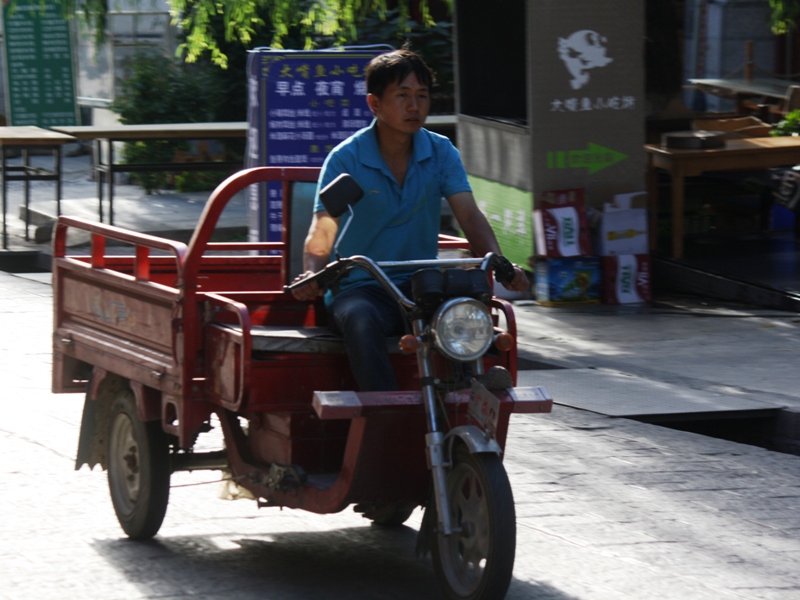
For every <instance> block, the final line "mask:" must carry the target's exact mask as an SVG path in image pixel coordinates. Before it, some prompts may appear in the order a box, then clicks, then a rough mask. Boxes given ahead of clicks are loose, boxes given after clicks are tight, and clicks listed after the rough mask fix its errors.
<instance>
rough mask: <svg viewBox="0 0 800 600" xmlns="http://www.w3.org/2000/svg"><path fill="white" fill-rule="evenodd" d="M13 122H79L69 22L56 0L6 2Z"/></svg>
mask: <svg viewBox="0 0 800 600" xmlns="http://www.w3.org/2000/svg"><path fill="white" fill-rule="evenodd" d="M3 31H4V36H3V40H4V48H3V50H4V52H3V58H4V65H3V66H4V70H3V72H4V73H5V89H6V121H7V124H8V125H14V126H19V125H37V126H39V127H50V126H52V125H77V122H78V119H77V108H76V103H75V85H74V77H73V70H72V44H71V38H70V32H69V22H68V21H67V20H66V18H65V17H64V16H63V14H62V12H61V6H60V5H59V4H58V3H57V2H56V1H55V0H44V1H43V0H17V2H15V3H14V2H9V3H4V6H3Z"/></svg>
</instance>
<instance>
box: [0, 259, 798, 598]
mask: <svg viewBox="0 0 800 600" xmlns="http://www.w3.org/2000/svg"><path fill="white" fill-rule="evenodd" d="M528 310H530V311H535V310H536V309H533V308H531V309H528V308H524V309H522V311H523V312H526V311H528ZM527 314H528V316H529V317H532V316H535V314H536V313H535V312H534V313H527ZM547 314H551V313H545V312H542V313H541V315H542V318H543V319H545V317H546V315H547ZM586 319H587V322H590V321H591V319H589V317H586ZM595 326H597V324H595ZM50 328H51V291H50V287H49V285H48V284H47V283H46V277H45V276H17V275H10V274H7V273H2V272H0V332H2V334H1V335H0V378H1V379H0V403H2V409H3V410H2V414H3V418H2V420H0V515H2V519H0V598H3V599H13V600H23V599H24V600H28V599H30V598H37V599H39V598H42V599H49V598H53V599H56V598H57V599H72V598H75V599H98V600H100V599H102V600H117V599H118V600H130V599H141V598H148V599H151V598H159V599H178V598H204V599H205V598H207V599H218V598H219V599H227V598H230V599H233V598H236V599H237V600H238V599H240V598H241V599H249V598H253V599H255V598H277V599H283V598H286V599H301V598H302V599H304V598H310V597H314V598H325V599H327V598H330V599H336V600H338V599H345V598H376V599H383V598H391V599H395V598H397V599H400V598H402V599H406V598H419V599H428V598H438V597H439V594H438V591H437V589H436V583H435V579H434V575H433V569H432V567H431V564H430V560H429V559H427V560H417V559H416V558H414V552H413V548H414V543H415V535H416V529H418V527H419V523H420V518H421V515H420V512H419V511H417V512H416V513H415V514H414V515H413V516H412V518H411V519H410V520H409V522H408V526H407V527H403V528H400V529H399V530H396V531H386V530H382V529H379V528H376V527H371V526H370V525H369V524H368V523H367V522H366V521H365V520H364V519H362V518H361V517H360V516H358V515H355V514H353V513H351V512H349V511H345V512H343V513H341V514H339V515H329V516H317V515H312V514H308V513H303V512H300V511H292V510H284V511H277V510H266V509H265V510H261V511H259V510H257V509H256V508H255V506H254V505H253V503H252V502H248V501H239V502H226V501H222V500H219V499H218V498H217V493H218V491H219V489H218V487H217V484H216V483H214V484H209V485H193V484H198V483H203V482H208V481H214V480H216V479H217V474H216V473H214V472H205V473H204V472H201V473H194V474H187V473H181V474H177V475H176V476H175V477H174V478H173V485H174V486H175V487H173V490H172V496H171V501H170V507H169V510H168V512H167V517H166V520H165V523H164V526H163V528H162V529H161V532H160V533H159V535H158V536H157V537H156V539H155V540H153V541H152V542H148V543H134V542H130V541H128V540H126V539H124V537H123V535H122V532H121V530H120V529H119V527H118V525H117V523H116V520H115V517H114V514H113V510H112V508H111V504H110V500H109V498H108V492H107V486H106V479H105V473H103V472H101V471H99V470H95V471H92V472H90V471H88V470H86V468H84V469H83V470H81V471H79V472H75V471H73V470H72V469H73V461H74V454H75V448H76V445H77V434H78V425H79V421H80V411H81V406H82V397H81V396H80V395H76V394H67V395H60V396H57V395H52V394H50V393H49V378H50V356H49V344H50V341H49V340H50ZM525 335H527V334H524V336H525ZM535 335H538V334H537V333H536V331H535V330H534V331H533V332H532V333H531V334H530V336H529V337H526V339H525V342H524V343H526V344H529V345H533V344H534V343H535ZM564 339H571V338H570V335H567V336H566V337H565V338H564ZM742 368H744V366H742ZM568 373H569V370H568V369H567V370H565V371H564V374H565V377H566V376H568ZM505 465H506V469H507V470H508V473H509V477H510V479H511V483H512V487H513V489H514V494H515V499H516V506H517V522H518V536H517V538H518V539H517V560H516V565H515V570H514V580H513V582H512V585H511V589H510V591H509V594H508V598H509V599H523V598H537V599H544V600H571V599H581V600H626V599H630V600H641V599H642V598H657V599H664V600H673V599H674V600H678V599H682V600H685V599H690V600H705V599H708V600H718V599H725V598H737V599H748V600H749V599H754V598H764V599H780V600H794V599H796V598H800V457H795V456H790V455H786V454H777V453H772V452H768V451H766V450H762V449H760V448H755V447H751V446H744V445H740V444H736V443H732V442H727V441H723V440H716V439H711V438H706V437H703V436H699V435H695V434H690V433H683V432H679V431H673V430H669V429H664V428H661V427H657V426H653V425H647V424H642V423H637V422H634V421H629V420H625V419H612V418H608V417H604V416H601V415H597V414H594V413H589V412H584V411H579V410H575V409H571V408H566V407H562V406H557V407H556V408H555V410H554V412H553V413H552V414H551V415H515V416H514V418H513V421H512V426H511V433H510V436H509V440H508V445H507V456H506V460H505ZM182 486H187V487H182Z"/></svg>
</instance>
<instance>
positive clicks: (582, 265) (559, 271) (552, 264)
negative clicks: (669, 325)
mask: <svg viewBox="0 0 800 600" xmlns="http://www.w3.org/2000/svg"><path fill="white" fill-rule="evenodd" d="M535 274H536V301H537V302H538V303H539V304H542V305H543V306H566V305H571V304H599V303H600V287H601V278H600V261H599V260H598V258H597V257H594V256H588V257H584V256H578V257H568V258H548V259H540V260H538V261H537V262H536V271H535Z"/></svg>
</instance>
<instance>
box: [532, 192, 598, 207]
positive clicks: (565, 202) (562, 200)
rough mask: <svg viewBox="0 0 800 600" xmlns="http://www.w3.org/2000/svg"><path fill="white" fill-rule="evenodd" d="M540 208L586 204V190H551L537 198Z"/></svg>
mask: <svg viewBox="0 0 800 600" xmlns="http://www.w3.org/2000/svg"><path fill="white" fill-rule="evenodd" d="M536 205H537V206H538V207H539V208H558V207H560V206H586V191H585V190H584V189H583V188H572V189H569V190H549V191H547V192H542V193H541V194H540V195H539V197H538V198H537V201H536Z"/></svg>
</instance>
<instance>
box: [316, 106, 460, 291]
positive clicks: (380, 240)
mask: <svg viewBox="0 0 800 600" xmlns="http://www.w3.org/2000/svg"><path fill="white" fill-rule="evenodd" d="M342 173H349V174H350V175H352V176H353V178H354V179H355V180H356V181H357V182H358V184H359V185H360V186H361V188H362V189H363V190H364V197H363V198H362V199H361V201H360V202H359V203H358V204H356V205H355V207H354V212H355V216H354V217H353V219H352V222H351V223H350V226H349V227H348V229H347V233H346V235H345V236H344V239H343V240H342V242H341V243H340V244H339V254H340V255H341V256H344V257H346V256H352V255H355V254H361V255H364V256H368V257H369V258H371V259H373V260H375V261H401V260H424V259H432V258H436V255H437V252H438V235H439V228H440V219H441V217H440V214H441V199H442V198H443V197H444V198H449V197H450V196H452V195H453V194H456V193H458V192H465V191H471V188H470V185H469V182H468V181H467V174H466V171H465V170H464V165H463V163H462V162H461V157H460V155H459V152H458V150H457V149H456V148H455V146H453V144H452V143H451V142H450V140H449V139H448V138H447V137H445V136H443V135H439V134H436V133H433V132H431V131H428V130H427V129H420V130H419V131H418V132H417V133H416V134H414V145H413V149H412V154H411V158H410V159H409V163H408V171H407V173H406V178H405V181H404V182H403V187H400V185H399V184H398V183H397V181H396V180H395V178H394V176H393V175H392V174H391V172H390V171H389V167H388V166H387V165H386V162H385V161H384V160H383V157H382V156H381V154H380V151H379V149H378V140H377V137H376V121H375V120H373V122H372V124H371V125H370V126H369V127H366V128H364V129H362V130H360V131H358V132H356V133H355V134H353V135H352V136H351V137H350V138H348V139H347V140H345V141H344V142H342V143H341V144H339V145H338V146H337V147H336V148H334V149H333V151H332V152H331V153H330V154H329V155H328V157H327V158H326V159H325V163H324V164H323V166H322V173H321V174H320V180H319V185H318V187H317V194H316V198H315V200H314V211H315V212H316V211H319V210H324V206H322V203H321V201H320V199H319V190H320V189H322V188H324V187H325V186H326V185H327V184H328V183H330V182H331V181H333V180H334V179H335V178H336V177H337V176H339V175H340V174H342ZM349 218H350V217H349V215H348V214H347V213H345V214H344V215H342V219H341V221H340V223H341V224H344V223H345V219H349ZM339 234H341V228H340V232H339ZM338 237H339V235H337V241H338ZM334 258H335V257H333V256H332V257H331V260H333V259H334ZM389 275H390V276H391V277H392V279H393V280H394V281H395V282H396V283H400V282H402V281H404V280H406V279H408V277H410V275H411V273H410V272H398V271H397V270H394V269H393V270H391V271H389ZM369 282H374V279H372V277H370V276H369V275H368V274H367V273H365V272H364V271H362V270H361V269H355V270H353V271H351V272H350V274H349V275H348V276H347V277H346V278H345V279H344V280H342V282H341V284H340V289H346V288H347V287H350V286H355V285H364V284H367V283H369ZM326 301H330V294H328V295H327V297H326Z"/></svg>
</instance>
